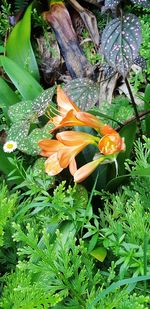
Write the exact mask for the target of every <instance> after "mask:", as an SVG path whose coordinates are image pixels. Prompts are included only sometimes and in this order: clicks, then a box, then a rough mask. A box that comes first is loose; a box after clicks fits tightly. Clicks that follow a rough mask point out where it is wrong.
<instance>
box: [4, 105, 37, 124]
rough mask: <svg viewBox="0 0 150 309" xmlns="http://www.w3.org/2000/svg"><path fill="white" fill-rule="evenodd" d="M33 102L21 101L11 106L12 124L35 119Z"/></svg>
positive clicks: (9, 113) (9, 112)
mask: <svg viewBox="0 0 150 309" xmlns="http://www.w3.org/2000/svg"><path fill="white" fill-rule="evenodd" d="M33 114H35V113H33V111H32V101H30V100H28V101H21V102H18V103H16V104H15V105H13V106H11V107H10V108H9V111H8V115H9V117H10V119H11V121H12V122H17V121H20V120H23V119H24V118H25V119H30V118H33Z"/></svg>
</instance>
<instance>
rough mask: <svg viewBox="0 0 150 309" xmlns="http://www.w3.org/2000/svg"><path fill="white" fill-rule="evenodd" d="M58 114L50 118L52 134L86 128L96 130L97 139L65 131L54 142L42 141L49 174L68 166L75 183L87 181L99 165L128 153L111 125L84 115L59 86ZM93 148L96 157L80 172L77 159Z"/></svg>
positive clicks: (77, 132)
mask: <svg viewBox="0 0 150 309" xmlns="http://www.w3.org/2000/svg"><path fill="white" fill-rule="evenodd" d="M57 103H58V112H59V115H57V116H55V117H53V118H52V119H50V121H51V122H52V123H53V124H54V129H53V130H52V132H54V131H56V130H57V129H59V128H62V127H70V126H80V127H82V126H86V127H91V128H94V129H95V130H96V132H97V136H93V135H91V134H88V133H85V132H79V131H63V132H60V133H57V134H56V139H55V140H50V139H45V140H42V141H40V142H39V146H40V147H41V149H42V151H41V155H42V156H45V157H48V159H47V160H46V161H45V167H46V172H47V173H48V175H50V176H54V175H57V174H58V173H60V172H61V171H62V170H63V169H64V168H66V167H69V170H70V173H71V174H72V175H73V177H74V181H75V182H81V181H83V180H84V179H85V178H87V177H88V176H89V175H90V174H91V173H92V172H93V171H94V170H95V169H96V168H97V167H98V165H99V164H102V163H104V161H105V162H112V161H114V160H115V159H116V156H117V155H118V153H119V152H120V151H123V150H125V144H124V139H123V138H121V137H120V135H119V134H118V132H117V131H115V130H114V129H113V128H111V127H110V126H109V125H106V124H104V123H103V122H102V121H100V120H99V119H98V118H97V117H96V116H94V115H91V114H90V113H87V112H82V111H81V110H80V109H79V108H78V107H77V106H76V105H75V103H74V102H72V101H71V100H70V99H69V98H68V97H67V95H66V94H65V93H64V91H63V90H62V89H61V87H60V86H58V88H57ZM91 144H92V145H94V146H95V149H96V151H98V155H97V156H96V157H97V158H96V159H94V160H93V161H91V162H89V163H87V164H85V165H84V166H82V167H81V168H79V169H77V164H76V160H75V157H76V156H77V155H78V154H79V153H80V152H81V151H82V150H83V149H84V148H85V147H86V146H88V145H91Z"/></svg>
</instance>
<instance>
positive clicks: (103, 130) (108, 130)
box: [101, 124, 118, 135]
mask: <svg viewBox="0 0 150 309" xmlns="http://www.w3.org/2000/svg"><path fill="white" fill-rule="evenodd" d="M101 134H102V135H106V134H118V133H117V131H115V130H114V129H113V128H111V127H110V126H109V125H108V124H105V125H104V126H103V127H102V128H101Z"/></svg>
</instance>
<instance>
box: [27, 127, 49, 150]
mask: <svg viewBox="0 0 150 309" xmlns="http://www.w3.org/2000/svg"><path fill="white" fill-rule="evenodd" d="M52 126H53V125H52V124H51V123H48V124H46V125H45V127H43V128H42V129H39V128H37V129H34V130H33V131H32V132H31V133H30V134H29V136H28V137H27V138H26V140H25V148H24V152H26V153H27V154H30V155H33V156H34V155H38V154H39V153H40V152H41V148H40V147H39V146H38V143H39V141H40V140H42V139H44V138H49V139H51V137H52V135H51V134H50V133H49V131H50V130H51V129H52Z"/></svg>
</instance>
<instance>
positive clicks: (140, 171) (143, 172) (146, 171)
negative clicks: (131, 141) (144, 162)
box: [132, 166, 150, 177]
mask: <svg viewBox="0 0 150 309" xmlns="http://www.w3.org/2000/svg"><path fill="white" fill-rule="evenodd" d="M132 175H133V176H143V177H144V176H148V177H149V176H150V167H145V168H144V167H143V166H142V167H141V168H139V167H138V168H136V171H132Z"/></svg>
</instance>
